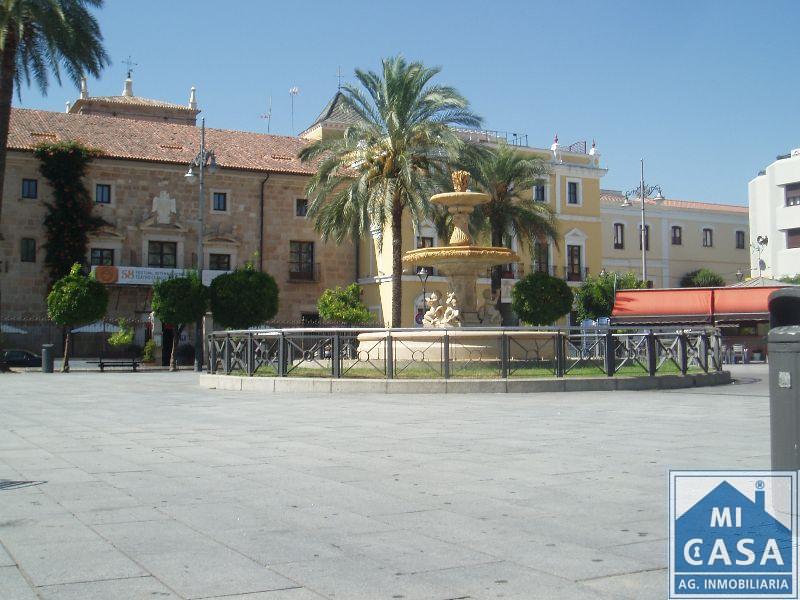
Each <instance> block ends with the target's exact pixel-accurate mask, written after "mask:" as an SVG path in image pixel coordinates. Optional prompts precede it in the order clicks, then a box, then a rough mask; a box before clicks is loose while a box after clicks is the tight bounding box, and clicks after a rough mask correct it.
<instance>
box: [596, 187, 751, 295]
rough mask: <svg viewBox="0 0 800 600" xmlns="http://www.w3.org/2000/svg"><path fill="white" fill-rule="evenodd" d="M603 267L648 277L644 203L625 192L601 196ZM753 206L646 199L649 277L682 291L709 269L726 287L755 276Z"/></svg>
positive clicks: (609, 191)
mask: <svg viewBox="0 0 800 600" xmlns="http://www.w3.org/2000/svg"><path fill="white" fill-rule="evenodd" d="M601 205H602V209H601V216H602V231H603V240H602V248H603V261H602V262H603V268H604V269H606V270H607V271H616V272H633V273H636V274H637V276H639V277H640V278H641V276H642V239H641V233H640V232H641V223H642V220H641V214H642V213H641V202H640V201H639V200H637V199H631V201H630V202H626V198H625V196H623V195H622V193H621V192H616V191H613V190H603V192H602V195H601ZM748 229H749V228H748V219H747V207H745V206H736V205H731V204H712V203H706V202H694V201H687V200H672V199H664V200H651V199H647V200H646V201H645V236H644V237H645V240H644V242H645V252H646V256H647V279H648V280H649V281H651V282H652V285H653V287H659V288H669V287H680V283H681V278H682V277H683V276H684V275H686V274H687V273H689V272H692V271H696V270H697V269H701V268H707V269H710V270H712V271H714V272H715V273H718V274H720V275H721V276H722V277H723V278H724V279H725V281H726V283H729V284H731V283H736V282H737V280H739V281H741V280H742V279H743V278H746V277H748V276H749V264H750V242H749V232H748Z"/></svg>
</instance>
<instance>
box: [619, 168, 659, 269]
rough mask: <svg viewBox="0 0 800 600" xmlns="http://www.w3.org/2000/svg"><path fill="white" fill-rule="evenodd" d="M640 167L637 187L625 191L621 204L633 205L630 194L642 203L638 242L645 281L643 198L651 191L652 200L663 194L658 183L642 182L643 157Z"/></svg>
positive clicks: (645, 238)
mask: <svg viewBox="0 0 800 600" xmlns="http://www.w3.org/2000/svg"><path fill="white" fill-rule="evenodd" d="M639 162H640V163H641V167H642V175H641V180H640V182H639V187H638V188H635V189H632V190H630V191H627V192H625V202H623V203H622V206H624V207H628V206H633V203H631V200H630V199H631V197H632V196H638V197H639V200H640V201H641V203H642V224H641V225H640V227H639V243H640V244H641V246H642V281H644V282H645V283H646V282H647V243H648V242H649V240H648V239H647V238H648V236H647V227H646V224H645V200H646V199H647V198H649V197H650V196H652V194H653V192H655V193H656V196H655V197H654V198H653V199H654V200H663V199H664V195H663V193H662V191H661V186H659V185H645V183H644V159H643V158H642V159H641V160H640V161H639Z"/></svg>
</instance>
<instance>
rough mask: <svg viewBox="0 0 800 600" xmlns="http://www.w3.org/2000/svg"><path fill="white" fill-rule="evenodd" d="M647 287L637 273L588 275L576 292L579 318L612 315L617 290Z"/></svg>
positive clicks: (593, 318)
mask: <svg viewBox="0 0 800 600" xmlns="http://www.w3.org/2000/svg"><path fill="white" fill-rule="evenodd" d="M645 287H647V284H646V282H644V281H641V280H640V279H639V278H638V277H637V276H636V274H635V273H630V272H629V273H614V272H607V273H601V274H600V275H594V276H589V277H587V279H586V281H584V282H583V284H582V285H581V286H580V287H579V288H578V289H577V291H576V292H575V310H576V312H577V313H578V318H579V319H580V320H581V321H583V320H584V319H592V320H597V319H599V318H600V317H610V316H611V311H612V310H613V309H614V296H615V293H616V291H617V290H635V289H641V288H645Z"/></svg>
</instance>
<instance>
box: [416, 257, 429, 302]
mask: <svg viewBox="0 0 800 600" xmlns="http://www.w3.org/2000/svg"><path fill="white" fill-rule="evenodd" d="M430 276H431V272H430V271H429V270H428V267H420V268H419V269H417V277H419V282H420V283H421V284H422V306H423V307H424V306H425V300H426V299H427V298H426V294H425V284H426V283H427V282H428V277H430Z"/></svg>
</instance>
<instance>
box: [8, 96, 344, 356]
mask: <svg viewBox="0 0 800 600" xmlns="http://www.w3.org/2000/svg"><path fill="white" fill-rule="evenodd" d="M126 89H127V90H130V92H131V95H130V96H124V97H125V98H126V100H125V101H122V102H119V103H118V105H119V106H118V107H117V108H116V109H115V113H116V114H108V113H103V112H102V111H96V110H91V111H89V112H88V113H87V112H86V111H87V108H91V107H92V106H93V104H95V101H94V99H92V98H91V97H88V95H87V97H85V98H83V99H82V102H80V103H77V102H76V104H74V105H73V107H72V112H68V113H55V112H47V111H38V110H25V109H13V110H12V115H11V124H10V134H9V141H8V149H9V152H8V159H7V161H8V162H7V167H6V179H5V186H4V202H3V213H2V221H1V223H2V225H1V226H0V227H1V228H0V235H2V242H0V252H2V254H0V260H2V263H0V285H2V319H3V321H9V320H13V319H20V318H35V317H36V316H40V315H44V314H45V313H46V295H47V292H48V289H49V285H50V282H49V281H48V276H47V270H46V267H45V265H44V261H43V259H44V244H45V241H46V239H45V230H44V226H43V220H44V217H45V214H46V204H47V203H48V202H49V201H51V200H52V190H51V189H50V187H49V185H48V183H47V181H46V180H45V179H44V178H43V177H42V175H41V174H40V173H39V161H38V159H36V158H35V157H34V156H33V150H34V148H35V147H36V146H37V145H38V144H40V143H42V142H55V141H67V140H78V141H80V142H82V143H83V144H85V145H87V146H89V147H92V148H95V149H97V150H98V151H99V152H100V156H99V157H97V158H95V159H93V160H92V162H91V163H90V164H89V168H88V172H87V176H86V178H85V180H84V182H85V184H86V186H87V187H88V189H89V191H90V193H91V194H92V197H93V200H94V214H95V215H97V216H100V217H101V218H102V219H103V220H104V221H105V225H104V226H103V227H102V228H101V229H100V230H98V231H96V232H94V233H93V234H92V236H91V238H90V240H89V244H88V248H87V253H86V257H85V260H86V264H87V265H89V266H91V267H92V268H95V269H99V271H98V279H100V280H101V281H104V282H105V283H107V284H108V286H109V291H110V302H109V311H108V316H109V318H110V319H115V318H117V317H124V318H128V319H135V320H146V319H147V318H148V316H149V313H150V310H151V308H150V299H151V296H152V282H153V281H154V279H155V278H159V277H164V276H168V275H169V274H177V273H180V272H182V271H181V270H182V269H192V268H196V267H197V263H198V261H197V256H198V254H197V253H198V247H199V245H198V238H199V223H200V219H199V206H200V198H199V190H198V185H197V183H196V182H195V183H192V182H190V181H189V180H188V178H187V177H186V176H185V175H186V172H187V169H188V166H189V163H190V162H191V161H192V160H193V159H194V158H195V156H196V155H197V153H198V151H199V142H200V130H199V128H198V127H196V126H195V125H194V115H196V114H197V110H196V107H194V108H189V107H187V110H183V111H180V110H179V109H177V108H175V106H174V105H168V104H167V103H160V104H163V105H165V106H164V107H163V108H164V113H163V115H162V116H161V118H158V111H157V110H156V109H157V107H158V106H159V103H158V102H156V101H151V100H148V99H141V102H139V99H138V98H137V97H136V96H133V95H132V89H131V88H130V82H127V83H126ZM113 103H114V101H109V100H107V99H105V98H104V99H100V100H98V101H97V102H96V104H98V105H103V106H105V105H110V104H113ZM193 103H194V100H193V99H192V101H191V103H190V104H193ZM142 110H146V112H147V115H146V116H147V118H140V117H139V113H140V112H141V111H142ZM176 114H177V115H178V116H180V117H181V118H185V115H186V114H189V115H191V117H192V118H191V120H192V122H191V123H185V122H183V121H181V120H180V119H177V120H176V117H175V115H176ZM205 136H206V147H207V148H209V149H213V151H214V153H215V157H216V164H217V168H216V170H215V172H213V173H212V172H209V171H207V174H206V177H205V194H204V198H203V199H202V205H203V211H204V220H205V224H204V230H203V234H202V241H203V243H202V247H203V254H204V257H203V263H204V269H205V270H204V280H205V281H206V283H208V282H209V280H210V278H211V277H213V276H214V275H215V274H217V273H219V272H224V271H228V270H231V269H234V268H236V267H237V266H242V265H244V263H245V262H246V261H250V262H253V263H254V264H255V265H256V268H260V269H262V270H264V271H266V272H268V273H270V274H271V275H272V276H273V277H275V279H276V281H277V283H278V286H279V288H280V303H279V312H278V314H277V316H276V319H277V320H279V321H283V322H292V323H298V324H299V323H301V322H302V321H303V320H304V319H305V320H313V319H314V318H315V316H316V311H317V309H316V300H317V298H318V296H319V294H320V293H321V292H322V290H323V289H325V288H327V287H331V286H335V285H346V284H347V283H349V282H351V281H353V279H354V278H355V258H354V257H355V249H354V247H353V245H352V244H342V245H336V244H334V243H323V242H322V241H321V240H320V239H319V236H318V235H317V233H316V232H315V231H314V227H313V224H312V223H311V222H310V221H309V220H308V219H306V218H305V207H306V204H307V203H306V200H305V186H306V183H307V181H308V177H309V175H310V174H311V172H312V168H313V167H311V166H309V165H304V164H302V163H301V162H300V161H299V160H298V158H297V153H298V151H299V150H300V148H301V147H302V146H303V144H304V143H305V142H304V141H303V140H301V139H299V138H296V137H284V136H273V135H263V134H258V133H248V132H237V131H226V130H219V129H206V130H205ZM142 341H143V340H140V342H139V343H141V342H142Z"/></svg>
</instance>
